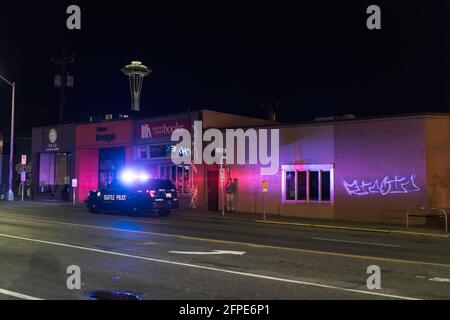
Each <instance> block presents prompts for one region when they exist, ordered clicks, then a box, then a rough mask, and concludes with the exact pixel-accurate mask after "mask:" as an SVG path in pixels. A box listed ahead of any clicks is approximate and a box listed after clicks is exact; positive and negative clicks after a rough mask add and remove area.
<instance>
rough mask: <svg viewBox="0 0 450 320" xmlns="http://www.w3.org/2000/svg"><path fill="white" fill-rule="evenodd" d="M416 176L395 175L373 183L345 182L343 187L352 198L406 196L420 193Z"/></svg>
mask: <svg viewBox="0 0 450 320" xmlns="http://www.w3.org/2000/svg"><path fill="white" fill-rule="evenodd" d="M415 178H416V175H415V174H411V175H410V176H409V178H408V177H399V176H398V175H395V177H394V178H393V179H391V178H390V177H388V176H386V177H384V179H383V180H381V182H380V181H379V180H378V179H377V180H375V181H372V182H366V181H364V180H362V181H361V182H358V181H357V180H356V179H355V180H353V182H352V183H348V182H347V181H345V180H344V181H343V183H342V184H343V185H344V188H345V190H346V191H347V193H348V194H349V195H351V196H367V195H370V194H381V195H382V196H387V195H389V194H405V193H410V192H418V191H420V188H419V187H418V186H417V185H416V183H415V181H414V180H415Z"/></svg>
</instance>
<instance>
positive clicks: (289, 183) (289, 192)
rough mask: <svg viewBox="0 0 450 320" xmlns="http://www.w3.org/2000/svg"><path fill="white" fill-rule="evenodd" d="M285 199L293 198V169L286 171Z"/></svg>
mask: <svg viewBox="0 0 450 320" xmlns="http://www.w3.org/2000/svg"><path fill="white" fill-rule="evenodd" d="M286 200H295V171H288V172H286Z"/></svg>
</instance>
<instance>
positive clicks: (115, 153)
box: [98, 148, 125, 188]
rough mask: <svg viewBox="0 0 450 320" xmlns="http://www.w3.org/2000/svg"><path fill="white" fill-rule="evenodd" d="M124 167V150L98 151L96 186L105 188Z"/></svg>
mask: <svg viewBox="0 0 450 320" xmlns="http://www.w3.org/2000/svg"><path fill="white" fill-rule="evenodd" d="M124 167H125V148H109V149H100V154H99V166H98V169H99V170H98V186H99V188H101V187H106V186H107V185H109V184H110V183H111V182H113V181H114V180H115V179H116V178H117V176H118V175H119V172H120V171H121V170H122V169H123V168H124Z"/></svg>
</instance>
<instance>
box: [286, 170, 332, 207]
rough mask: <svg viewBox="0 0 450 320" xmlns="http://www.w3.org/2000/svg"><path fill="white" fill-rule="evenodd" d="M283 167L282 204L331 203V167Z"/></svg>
mask: <svg viewBox="0 0 450 320" xmlns="http://www.w3.org/2000/svg"><path fill="white" fill-rule="evenodd" d="M282 167H283V184H284V187H283V188H282V193H283V203H299V204H300V203H308V202H319V203H322V202H323V203H332V202H333V182H332V181H333V172H334V168H333V166H332V165H292V166H289V165H287V166H282Z"/></svg>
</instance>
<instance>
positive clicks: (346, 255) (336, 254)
mask: <svg viewBox="0 0 450 320" xmlns="http://www.w3.org/2000/svg"><path fill="white" fill-rule="evenodd" d="M0 218H4V217H1V216H0ZM7 219H8V218H7ZM9 219H12V218H11V217H10V218H9ZM25 221H26V222H34V223H44V224H45V223H48V224H55V225H63V226H71V227H78V228H91V229H97V230H105V231H118V232H128V233H135V234H142V235H147V236H160V237H167V238H177V239H182V240H194V241H203V242H210V243H218V244H231V245H240V246H247V247H250V248H259V249H273V250H284V251H291V252H298V253H305V254H314V255H324V256H334V257H341V258H349V259H359V260H370V261H383V262H389V263H403V264H415V265H424V266H433V267H443V268H450V264H445V263H436V262H426V261H417V260H403V259H395V258H383V257H377V256H364V255H355V254H349V253H339V252H329V251H318V250H311V249H300V248H290V247H279V246H273V245H266V244H256V243H249V242H239V241H231V240H216V239H209V238H200V237H192V236H184V235H178V234H170V233H159V232H150V231H138V230H127V229H119V228H111V227H101V226H94V225H88V224H78V223H69V222H59V221H51V220H43V219H26V220H25Z"/></svg>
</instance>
